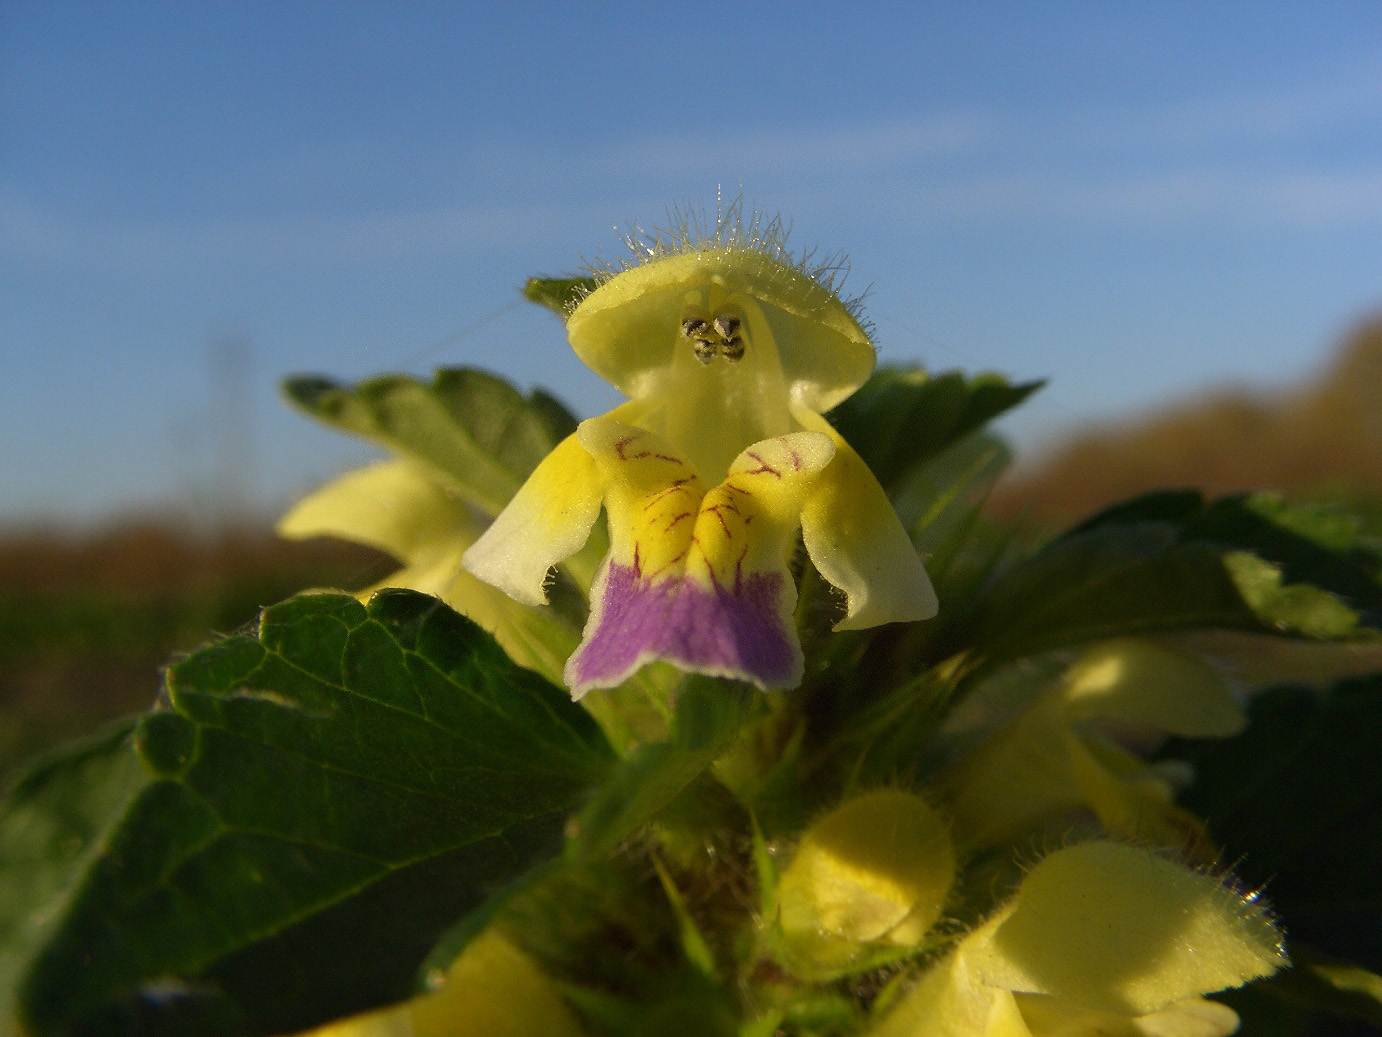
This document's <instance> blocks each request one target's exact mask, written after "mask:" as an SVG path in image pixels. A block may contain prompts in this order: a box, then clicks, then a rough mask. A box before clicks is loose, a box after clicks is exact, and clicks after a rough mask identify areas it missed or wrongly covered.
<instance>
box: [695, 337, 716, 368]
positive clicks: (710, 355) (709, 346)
mask: <svg viewBox="0 0 1382 1037" xmlns="http://www.w3.org/2000/svg"><path fill="white" fill-rule="evenodd" d="M719 348H720V347H719V345H718V344H716V343H714V342H709V341H707V340H706V339H703V338H698V339H696V340H695V343H694V344H693V345H692V346H691V352H693V353H695V354H696V359H697V360H699V361H700V362H701V363H703V364H708V363H710V362H711V361H712V360H714V359H715V354H716V353H717V352H718V351H719Z"/></svg>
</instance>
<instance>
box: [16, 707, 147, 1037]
mask: <svg viewBox="0 0 1382 1037" xmlns="http://www.w3.org/2000/svg"><path fill="white" fill-rule="evenodd" d="M134 723H135V721H134V719H133V718H131V719H128V720H124V721H121V722H119V723H118V724H116V725H115V726H114V727H112V728H110V729H109V730H107V731H105V732H103V733H101V734H98V735H94V736H92V737H91V738H88V739H83V740H82V741H80V742H77V743H74V744H73V745H71V746H68V747H65V748H64V749H62V750H60V751H59V752H58V753H57V754H56V755H55V756H53V757H51V758H49V759H47V760H46V761H44V762H42V763H39V764H37V765H35V766H34V767H32V768H31V769H30V770H29V771H28V772H27V773H26V774H24V775H23V776H22V777H21V778H20V779H19V780H18V781H17V782H16V784H15V786H14V788H13V789H12V790H11V791H10V793H9V796H8V797H7V798H6V800H5V803H4V805H3V806H0V1034H7V1035H9V1034H17V1033H18V1032H19V1030H18V1021H17V1019H16V1018H15V1011H16V1002H15V994H16V992H17V987H18V984H19V981H20V979H21V978H22V977H23V975H24V974H25V972H26V971H27V969H28V967H29V966H30V964H31V963H32V959H33V957H34V954H35V953H36V952H37V951H38V950H39V949H40V948H41V947H43V945H44V944H45V943H46V942H47V941H48V940H49V939H50V938H51V936H52V934H53V931H54V929H55V928H56V927H57V926H58V924H59V922H60V921H61V920H62V917H63V915H64V913H65V911H66V908H67V905H68V904H69V903H70V902H71V900H72V898H73V896H75V895H76V892H77V890H78V888H79V886H80V880H81V878H82V875H83V873H84V872H85V871H86V869H87V868H89V867H90V865H91V862H92V861H93V860H95V859H97V858H98V857H100V856H101V854H102V853H104V852H105V848H106V845H107V842H108V839H109V835H110V832H111V831H112V829H113V828H114V827H115V826H116V825H117V824H118V822H119V819H120V818H121V816H123V814H124V813H125V811H126V809H127V808H128V806H129V804H130V802H131V801H132V800H133V799H134V798H135V797H136V796H137V795H138V794H139V792H140V791H141V790H142V789H143V788H144V787H145V786H146V785H148V783H149V781H150V776H149V773H148V771H147V770H146V769H145V768H144V767H143V766H141V765H140V763H139V759H138V757H137V756H136V755H135V753H134V749H133V747H132V745H131V734H132V731H133V729H134Z"/></svg>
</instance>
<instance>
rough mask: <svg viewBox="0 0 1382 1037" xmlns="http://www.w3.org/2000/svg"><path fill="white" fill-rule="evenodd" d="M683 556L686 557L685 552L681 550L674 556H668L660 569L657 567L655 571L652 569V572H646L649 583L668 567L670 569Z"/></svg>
mask: <svg viewBox="0 0 1382 1037" xmlns="http://www.w3.org/2000/svg"><path fill="white" fill-rule="evenodd" d="M685 557H686V552H685V551H683V552H681V554H679V555H677V556H676V557H675V558H669V559H668V560H667V564H666V565H664V566H663V567H662V568H661V569H658V570H656V571H654V572H650V573H649V574H648V582H650V583H651V582H652V581H653V580H656V579H657V578H658V577H659V576H661V575H662V574H663V573H665V572H666V571H667V570H668V569H671V568H672V567H673V566H675V565H676V564H677V563H678V562H680V561H681V560H682V559H683V558H685Z"/></svg>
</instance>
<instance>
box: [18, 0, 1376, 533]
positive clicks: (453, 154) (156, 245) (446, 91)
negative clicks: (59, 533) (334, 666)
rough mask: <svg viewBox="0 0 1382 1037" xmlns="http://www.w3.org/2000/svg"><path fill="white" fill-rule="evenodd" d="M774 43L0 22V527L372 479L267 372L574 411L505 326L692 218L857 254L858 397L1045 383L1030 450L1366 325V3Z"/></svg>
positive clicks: (736, 29) (915, 21)
mask: <svg viewBox="0 0 1382 1037" xmlns="http://www.w3.org/2000/svg"><path fill="white" fill-rule="evenodd" d="M798 7H799V10H796V11H794V12H793V13H792V14H790V16H784V15H782V14H780V13H777V14H775V13H773V11H772V10H771V9H770V8H769V7H768V6H767V5H757V4H748V3H741V4H726V5H720V6H713V5H712V6H698V7H684V8H680V9H678V11H677V13H676V14H668V13H665V11H666V10H667V9H665V8H658V9H657V10H654V7H653V5H647V4H636V5H635V4H630V5H618V4H602V5H581V4H569V3H568V4H556V3H553V4H531V5H525V4H483V5H480V4H475V5H470V4H463V3H451V4H441V3H436V4H424V3H412V4H398V3H393V4H345V3H341V4H287V3H265V4H254V3H236V4H229V3H225V4H217V3H206V4H178V3H166V4H153V3H149V4H120V3H111V4H75V3H74V4H53V3H36V4H27V3H24V2H22V0H7V2H6V3H4V4H0V385H3V386H4V390H3V393H4V394H3V400H4V405H3V407H0V525H7V526H14V525H19V524H25V523H30V522H36V521H42V520H45V519H56V520H59V521H62V522H66V523H70V524H80V523H89V522H93V521H99V520H101V519H103V518H106V517H108V516H111V515H120V514H128V513H132V512H138V511H140V510H150V509H158V508H163V507H175V508H185V507H186V506H188V505H189V502H195V501H198V500H200V501H202V502H203V503H204V502H205V500H206V499H207V498H208V497H214V496H215V486H216V481H217V479H218V478H219V477H221V476H222V475H223V474H225V472H226V471H227V469H224V468H223V467H221V466H220V464H219V462H218V460H217V458H218V457H219V456H220V454H221V453H223V452H224V448H225V446H226V444H227V443H230V444H231V445H236V446H238V447H241V448H243V449H245V450H246V451H247V457H248V460H247V462H246V463H245V464H243V465H242V466H241V467H240V468H239V469H237V470H236V472H237V474H238V477H239V478H241V479H243V480H244V481H245V488H246V489H247V490H249V491H250V492H251V493H252V497H253V500H254V502H255V506H256V507H258V508H260V509H262V510H263V511H264V512H265V513H270V512H272V511H273V510H274V509H276V508H278V507H281V506H282V505H283V504H285V503H286V502H288V501H289V500H291V498H292V497H293V496H294V495H295V494H296V493H299V492H301V491H303V490H305V489H308V488H310V487H311V486H312V485H314V484H316V483H318V482H320V481H322V480H324V479H326V478H328V477H329V476H331V475H332V474H334V473H335V472H337V471H339V470H340V469H341V467H342V466H344V465H346V464H348V463H350V462H352V461H358V460H359V459H361V458H363V457H365V456H368V454H367V452H366V451H365V450H364V449H363V448H361V447H359V446H357V445H355V444H353V443H351V442H349V441H347V440H345V439H342V438H340V437H337V436H335V435H334V434H332V433H329V432H327V431H325V430H320V429H318V428H316V427H314V426H313V425H311V424H310V423H308V422H307V421H305V420H303V419H301V418H299V417H297V416H296V415H294V414H293V413H292V412H290V411H288V410H287V409H286V407H284V406H283V405H282V404H280V403H279V402H278V400H277V397H276V389H275V385H276V381H277V379H278V378H279V377H280V376H281V375H283V374H286V373H289V372H295V371H316V372H322V373H327V374H330V375H332V376H335V377H338V378H341V379H345V380H354V379H357V378H362V377H366V376H368V375H370V374H373V373H377V372H381V371H385V370H404V371H413V372H418V373H424V372H427V371H429V370H430V369H431V368H433V367H435V366H438V365H443V364H460V363H468V364H477V365H481V366H486V367H489V368H491V369H494V370H497V371H499V372H500V373H502V374H504V375H506V376H508V377H510V378H512V379H513V380H515V381H517V382H519V383H520V384H522V385H525V386H527V385H532V384H537V383H541V384H544V385H547V386H549V387H550V388H552V389H554V390H555V391H556V392H557V393H558V394H559V395H562V396H563V397H564V398H566V399H567V400H568V401H569V402H570V403H571V404H572V405H573V406H574V407H575V409H577V410H578V411H579V412H581V413H583V414H588V413H594V412H596V411H598V410H600V409H603V408H604V407H606V406H608V405H609V404H610V403H612V402H613V401H614V400H615V399H616V396H615V394H614V393H613V390H611V389H609V388H608V387H607V386H604V385H603V384H602V383H601V382H599V380H598V379H597V378H595V376H594V375H592V374H590V373H589V372H588V371H586V370H585V369H584V368H582V367H581V366H580V365H579V363H578V362H577V361H576V360H575V358H574V356H572V355H571V353H570V351H569V349H567V347H566V346H565V340H564V336H563V334H562V330H561V327H560V324H559V323H558V322H557V321H556V320H555V319H554V318H551V317H550V316H548V315H547V314H545V313H543V312H541V311H537V310H535V309H532V308H530V307H526V306H521V305H516V304H515V302H514V300H515V297H516V295H515V293H516V288H517V286H518V285H519V284H521V283H522V281H523V279H524V278H525V277H526V276H528V275H529V274H531V273H537V272H545V273H553V274H558V273H563V272H568V271H572V270H576V269H578V268H579V266H580V264H581V262H582V260H583V259H595V258H598V257H601V256H611V255H616V254H617V253H618V251H619V248H620V246H619V239H620V232H621V231H622V229H624V228H627V227H628V226H629V225H630V224H632V223H634V222H639V223H643V224H657V223H659V222H660V221H661V220H662V219H663V215H664V211H665V209H666V207H667V206H668V205H672V204H684V203H688V202H689V203H692V204H705V203H709V204H710V205H711V206H712V207H713V204H714V197H715V192H716V188H717V185H723V186H724V188H725V189H726V190H727V191H728V192H729V193H731V194H735V193H738V191H739V185H741V184H742V186H743V192H744V196H745V198H746V199H747V201H748V202H749V203H751V204H753V205H756V206H757V207H758V208H760V209H762V210H765V211H767V212H769V213H776V212H781V213H782V214H783V215H784V216H785V217H787V218H788V219H789V220H790V221H791V222H792V225H793V232H792V239H791V240H792V241H793V243H795V244H796V245H797V246H798V247H801V248H807V247H818V248H820V249H821V250H822V251H826V252H829V251H833V250H836V249H844V250H845V251H847V252H848V253H849V255H850V258H851V260H852V263H853V273H852V275H851V279H850V282H849V285H850V287H852V288H854V289H856V290H862V289H863V288H866V287H870V286H871V292H870V295H869V298H868V304H867V309H868V313H869V315H870V317H871V318H872V319H873V321H874V322H875V324H876V325H877V330H878V336H877V338H878V344H879V347H880V354H881V356H882V358H883V359H884V360H890V361H899V362H900V361H921V362H924V363H926V364H928V365H930V366H932V367H934V368H937V369H941V368H949V367H963V368H968V369H980V368H994V369H998V370H1001V371H1005V372H1008V373H1010V374H1012V375H1014V376H1016V377H1022V378H1027V377H1038V376H1040V377H1050V378H1051V379H1052V383H1051V386H1050V388H1048V389H1047V390H1046V391H1045V392H1044V393H1042V394H1041V395H1040V396H1039V397H1037V398H1036V399H1034V400H1033V401H1032V402H1031V403H1030V404H1029V405H1028V407H1027V408H1026V410H1025V413H1023V414H1022V415H1020V416H1019V417H1018V418H1016V419H1015V420H1013V421H1012V422H1010V423H1009V425H1008V429H1009V431H1010V433H1011V434H1012V435H1013V436H1014V437H1015V438H1016V439H1017V440H1018V445H1019V447H1020V448H1022V449H1024V450H1025V451H1026V452H1030V449H1031V445H1032V444H1039V443H1042V442H1045V441H1047V440H1048V439H1049V438H1050V437H1051V436H1052V435H1054V434H1055V433H1057V432H1058V431H1059V430H1061V429H1064V428H1067V427H1069V426H1071V425H1073V424H1078V423H1084V422H1089V421H1095V420H1102V419H1106V418H1110V417H1114V416H1117V415H1119V414H1124V413H1128V412H1132V411H1136V410H1140V409H1142V408H1145V407H1148V406H1152V405H1155V404H1156V403H1158V402H1161V401H1165V400H1168V399H1171V398H1174V397H1176V396H1178V395H1181V394H1184V393H1187V392H1192V391H1195V390H1196V389H1198V388H1200V387H1203V386H1205V385H1207V384H1217V383H1223V382H1238V383H1248V384H1251V385H1257V386H1263V387H1268V388H1269V387H1271V386H1274V385H1280V384H1284V383H1286V382H1289V381H1290V380H1292V379H1296V378H1299V377H1302V376H1304V375H1305V374H1307V373H1309V372H1311V371H1313V370H1315V369H1316V368H1317V367H1318V366H1319V365H1320V364H1322V363H1323V362H1324V358H1325V355H1326V351H1327V350H1328V349H1329V348H1330V347H1332V346H1333V345H1334V344H1335V343H1336V342H1337V340H1338V338H1339V336H1340V335H1341V334H1343V333H1344V332H1345V331H1346V330H1347V328H1348V327H1349V325H1350V324H1352V323H1353V322H1354V321H1355V320H1357V319H1358V318H1360V317H1362V316H1363V315H1364V314H1366V313H1369V312H1376V311H1377V310H1379V309H1382V6H1379V5H1378V4H1377V3H1375V2H1373V0H1368V2H1359V3H1323V2H1321V3H1311V4H1282V5H1274V4H1270V3H1260V2H1259V3H1227V2H1226V3H1218V4H1204V3H1185V4H1179V3H1160V4H1155V5H1151V4H1117V3H1104V4H1093V3H1089V4H1075V3H1071V4H1051V3H1048V4H1015V3H972V4H953V3H905V4H904V3H897V4H878V5H860V4H853V5H845V4H825V3H822V4H811V5H798ZM223 341H239V342H245V343H248V344H249V345H248V347H247V351H246V352H244V353H243V354H242V355H243V356H245V357H247V358H248V359H247V365H248V366H247V367H246V368H245V372H244V373H245V377H246V378H247V379H248V381H247V383H246V384H247V389H246V392H245V394H244V398H243V399H239V398H238V397H237V399H236V401H234V402H233V403H232V404H227V403H226V402H225V401H224V399H223V398H222V397H224V395H225V394H224V392H221V393H219V394H218V392H217V390H216V389H215V388H214V386H213V385H212V384H211V383H212V380H213V372H214V371H215V370H216V369H217V368H216V365H215V362H214V359H213V358H214V355H215V351H214V348H213V346H212V344H213V343H216V342H223ZM237 416H244V417H245V418H247V419H249V420H248V423H247V426H246V429H242V430H240V431H239V432H238V433H234V434H231V433H227V431H226V423H227V421H228V420H231V419H234V418H236V417H237Z"/></svg>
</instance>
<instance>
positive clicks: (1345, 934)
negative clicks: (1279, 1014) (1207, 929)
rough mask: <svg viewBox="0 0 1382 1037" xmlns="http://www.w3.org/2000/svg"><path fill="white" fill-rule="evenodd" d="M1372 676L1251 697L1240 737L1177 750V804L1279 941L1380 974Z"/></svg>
mask: <svg viewBox="0 0 1382 1037" xmlns="http://www.w3.org/2000/svg"><path fill="white" fill-rule="evenodd" d="M1380 745H1382V675H1379V676H1375V677H1370V678H1364V679H1359V680H1353V681H1345V682H1342V683H1340V684H1337V685H1335V686H1334V688H1333V689H1332V691H1331V692H1330V693H1329V694H1327V695H1324V696H1320V695H1317V694H1314V693H1312V692H1307V691H1303V690H1296V689H1289V688H1287V689H1278V690H1274V691H1269V692H1266V693H1264V694H1262V695H1260V696H1258V697H1257V699H1255V700H1254V702H1253V703H1252V706H1251V708H1250V723H1249V725H1248V727H1247V729H1246V730H1245V731H1244V732H1243V734H1241V735H1239V736H1238V737H1237V738H1233V739H1229V740H1225V741H1219V740H1214V741H1180V740H1176V741H1173V742H1171V743H1170V744H1168V745H1167V746H1166V748H1165V749H1164V751H1163V753H1164V755H1166V756H1168V757H1173V758H1176V759H1184V760H1187V761H1189V762H1190V763H1191V764H1193V765H1194V767H1195V773H1196V782H1195V784H1194V785H1193V786H1192V787H1191V788H1190V789H1189V790H1188V791H1187V792H1186V793H1185V795H1184V796H1183V797H1182V800H1181V802H1182V804H1183V805H1184V806H1186V807H1188V808H1189V809H1191V810H1193V811H1194V812H1195V813H1197V814H1199V815H1200V816H1201V817H1204V818H1205V819H1206V820H1207V821H1208V822H1209V829H1210V832H1211V834H1212V835H1213V836H1214V837H1215V839H1216V840H1218V841H1219V842H1221V843H1223V844H1224V846H1225V847H1226V848H1227V851H1228V852H1227V855H1226V859H1227V860H1233V861H1236V862H1237V863H1236V864H1235V870H1236V871H1237V872H1238V874H1239V875H1240V876H1241V877H1242V878H1243V879H1244V880H1245V881H1246V882H1248V883H1249V884H1251V885H1253V886H1259V887H1262V888H1264V890H1265V894H1266V896H1267V898H1268V899H1269V900H1270V901H1271V903H1272V906H1273V908H1274V909H1275V910H1276V911H1277V912H1278V913H1279V914H1280V915H1281V917H1282V919H1283V921H1284V924H1285V928H1286V934H1287V938H1288V939H1290V940H1301V941H1303V942H1306V943H1309V944H1311V945H1312V946H1314V947H1317V948H1319V949H1320V950H1322V951H1324V952H1326V953H1328V954H1331V955H1334V956H1336V957H1338V958H1341V959H1343V960H1345V961H1350V962H1355V963H1357V964H1358V965H1361V966H1364V967H1365V968H1367V969H1370V970H1372V971H1374V972H1377V971H1382V897H1379V894H1378V884H1377V878H1378V862H1379V861H1382V767H1379V766H1378V746H1380Z"/></svg>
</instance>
